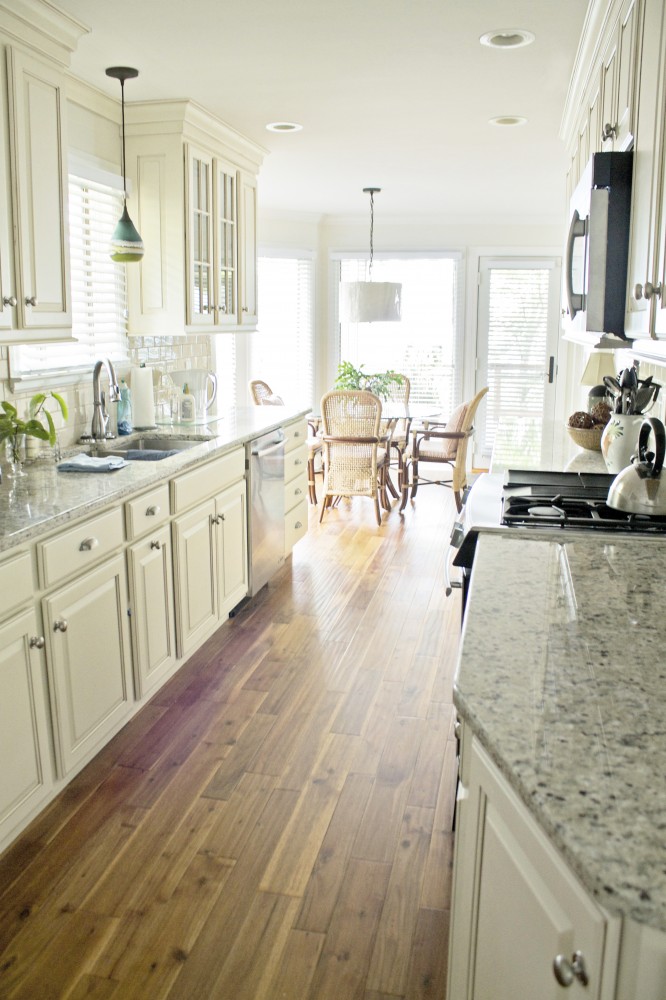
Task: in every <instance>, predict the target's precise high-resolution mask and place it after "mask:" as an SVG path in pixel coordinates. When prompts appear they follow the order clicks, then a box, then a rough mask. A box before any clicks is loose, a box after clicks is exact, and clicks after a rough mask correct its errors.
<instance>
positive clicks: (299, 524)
mask: <svg viewBox="0 0 666 1000" xmlns="http://www.w3.org/2000/svg"><path fill="white" fill-rule="evenodd" d="M302 527H303V525H302V523H301V522H300V521H297V522H296V524H295V525H294V528H295V529H297V530H298V528H302Z"/></svg>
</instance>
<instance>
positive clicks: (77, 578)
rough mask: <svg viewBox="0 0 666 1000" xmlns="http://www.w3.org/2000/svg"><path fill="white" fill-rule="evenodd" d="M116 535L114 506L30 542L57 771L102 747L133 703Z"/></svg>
mask: <svg viewBox="0 0 666 1000" xmlns="http://www.w3.org/2000/svg"><path fill="white" fill-rule="evenodd" d="M123 542H124V535H123V525H122V510H121V509H120V508H118V507H117V508H113V509H112V510H109V511H106V512H104V513H102V514H99V515H97V516H96V517H94V518H90V519H88V520H86V521H82V522H79V523H77V524H75V525H74V526H73V527H72V528H70V529H68V530H66V531H63V532H61V533H60V534H57V535H55V536H54V537H52V538H49V539H47V540H45V541H44V542H40V543H38V545H37V565H38V570H39V578H40V585H41V586H42V588H43V589H44V591H45V593H44V596H43V597H42V600H41V605H42V617H43V620H44V631H45V637H46V660H47V666H48V676H49V687H50V692H51V711H52V717H53V732H54V739H55V746H56V761H57V766H58V773H59V776H60V777H64V776H65V775H67V774H69V773H71V772H72V771H73V770H75V769H76V768H78V767H80V766H81V765H82V764H83V763H84V762H85V761H86V760H87V759H88V758H89V757H90V756H92V754H93V753H94V752H95V750H97V749H99V748H101V746H103V744H104V743H106V742H107V740H108V739H109V738H110V737H111V736H112V735H113V733H114V732H116V731H117V730H118V729H120V728H121V726H122V725H124V723H125V722H126V721H127V719H128V718H129V716H130V714H131V712H132V709H133V705H134V690H133V686H132V654H131V646H130V640H129V630H128V618H127V604H128V601H127V572H126V569H125V556H124V552H123V551H122V545H123ZM105 559H106V561H102V560H105Z"/></svg>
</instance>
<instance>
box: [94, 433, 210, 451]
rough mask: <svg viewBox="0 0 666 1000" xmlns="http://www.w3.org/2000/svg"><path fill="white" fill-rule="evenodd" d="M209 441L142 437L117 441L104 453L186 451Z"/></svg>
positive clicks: (203, 439) (205, 439)
mask: <svg viewBox="0 0 666 1000" xmlns="http://www.w3.org/2000/svg"><path fill="white" fill-rule="evenodd" d="M207 440H209V438H195V439H192V438H183V437H141V438H138V439H134V440H130V441H118V440H116V441H114V442H113V444H112V445H111V447H109V448H105V449H104V452H105V454H107V455H116V454H117V455H122V454H124V453H125V452H127V451H186V450H187V449H188V448H196V446H197V445H198V444H203V442H204V441H207Z"/></svg>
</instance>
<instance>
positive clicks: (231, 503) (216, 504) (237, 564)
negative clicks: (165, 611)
mask: <svg viewBox="0 0 666 1000" xmlns="http://www.w3.org/2000/svg"><path fill="white" fill-rule="evenodd" d="M172 531H173V544H174V566H175V581H174V583H175V592H176V625H177V641H178V655H179V656H183V655H185V654H187V653H188V652H190V651H192V650H194V649H195V648H196V647H197V646H199V645H200V644H201V642H202V641H203V639H204V638H205V637H206V636H207V635H208V634H210V632H211V631H212V630H213V629H214V628H216V627H217V625H218V623H219V621H220V619H221V618H224V617H226V616H227V615H228V614H229V612H230V611H231V610H232V608H234V607H235V606H236V604H238V603H239V602H240V601H241V600H242V598H243V597H245V595H246V594H247V590H248V569H247V511H246V488H245V479H242V480H240V481H239V482H237V483H236V484H234V485H233V486H230V487H229V488H228V489H226V490H224V491H223V492H222V493H220V494H218V495H217V496H215V497H213V498H211V499H210V500H207V501H205V502H204V503H201V504H199V505H198V506H197V507H195V508H194V509H193V510H191V511H189V512H188V513H186V514H183V515H181V516H180V517H177V518H175V519H174V521H173V525H172Z"/></svg>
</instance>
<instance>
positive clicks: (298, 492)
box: [294, 486, 303, 497]
mask: <svg viewBox="0 0 666 1000" xmlns="http://www.w3.org/2000/svg"><path fill="white" fill-rule="evenodd" d="M302 492H303V490H302V489H301V488H300V486H297V487H296V489H295V490H294V496H295V497H300V495H301V493H302Z"/></svg>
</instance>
